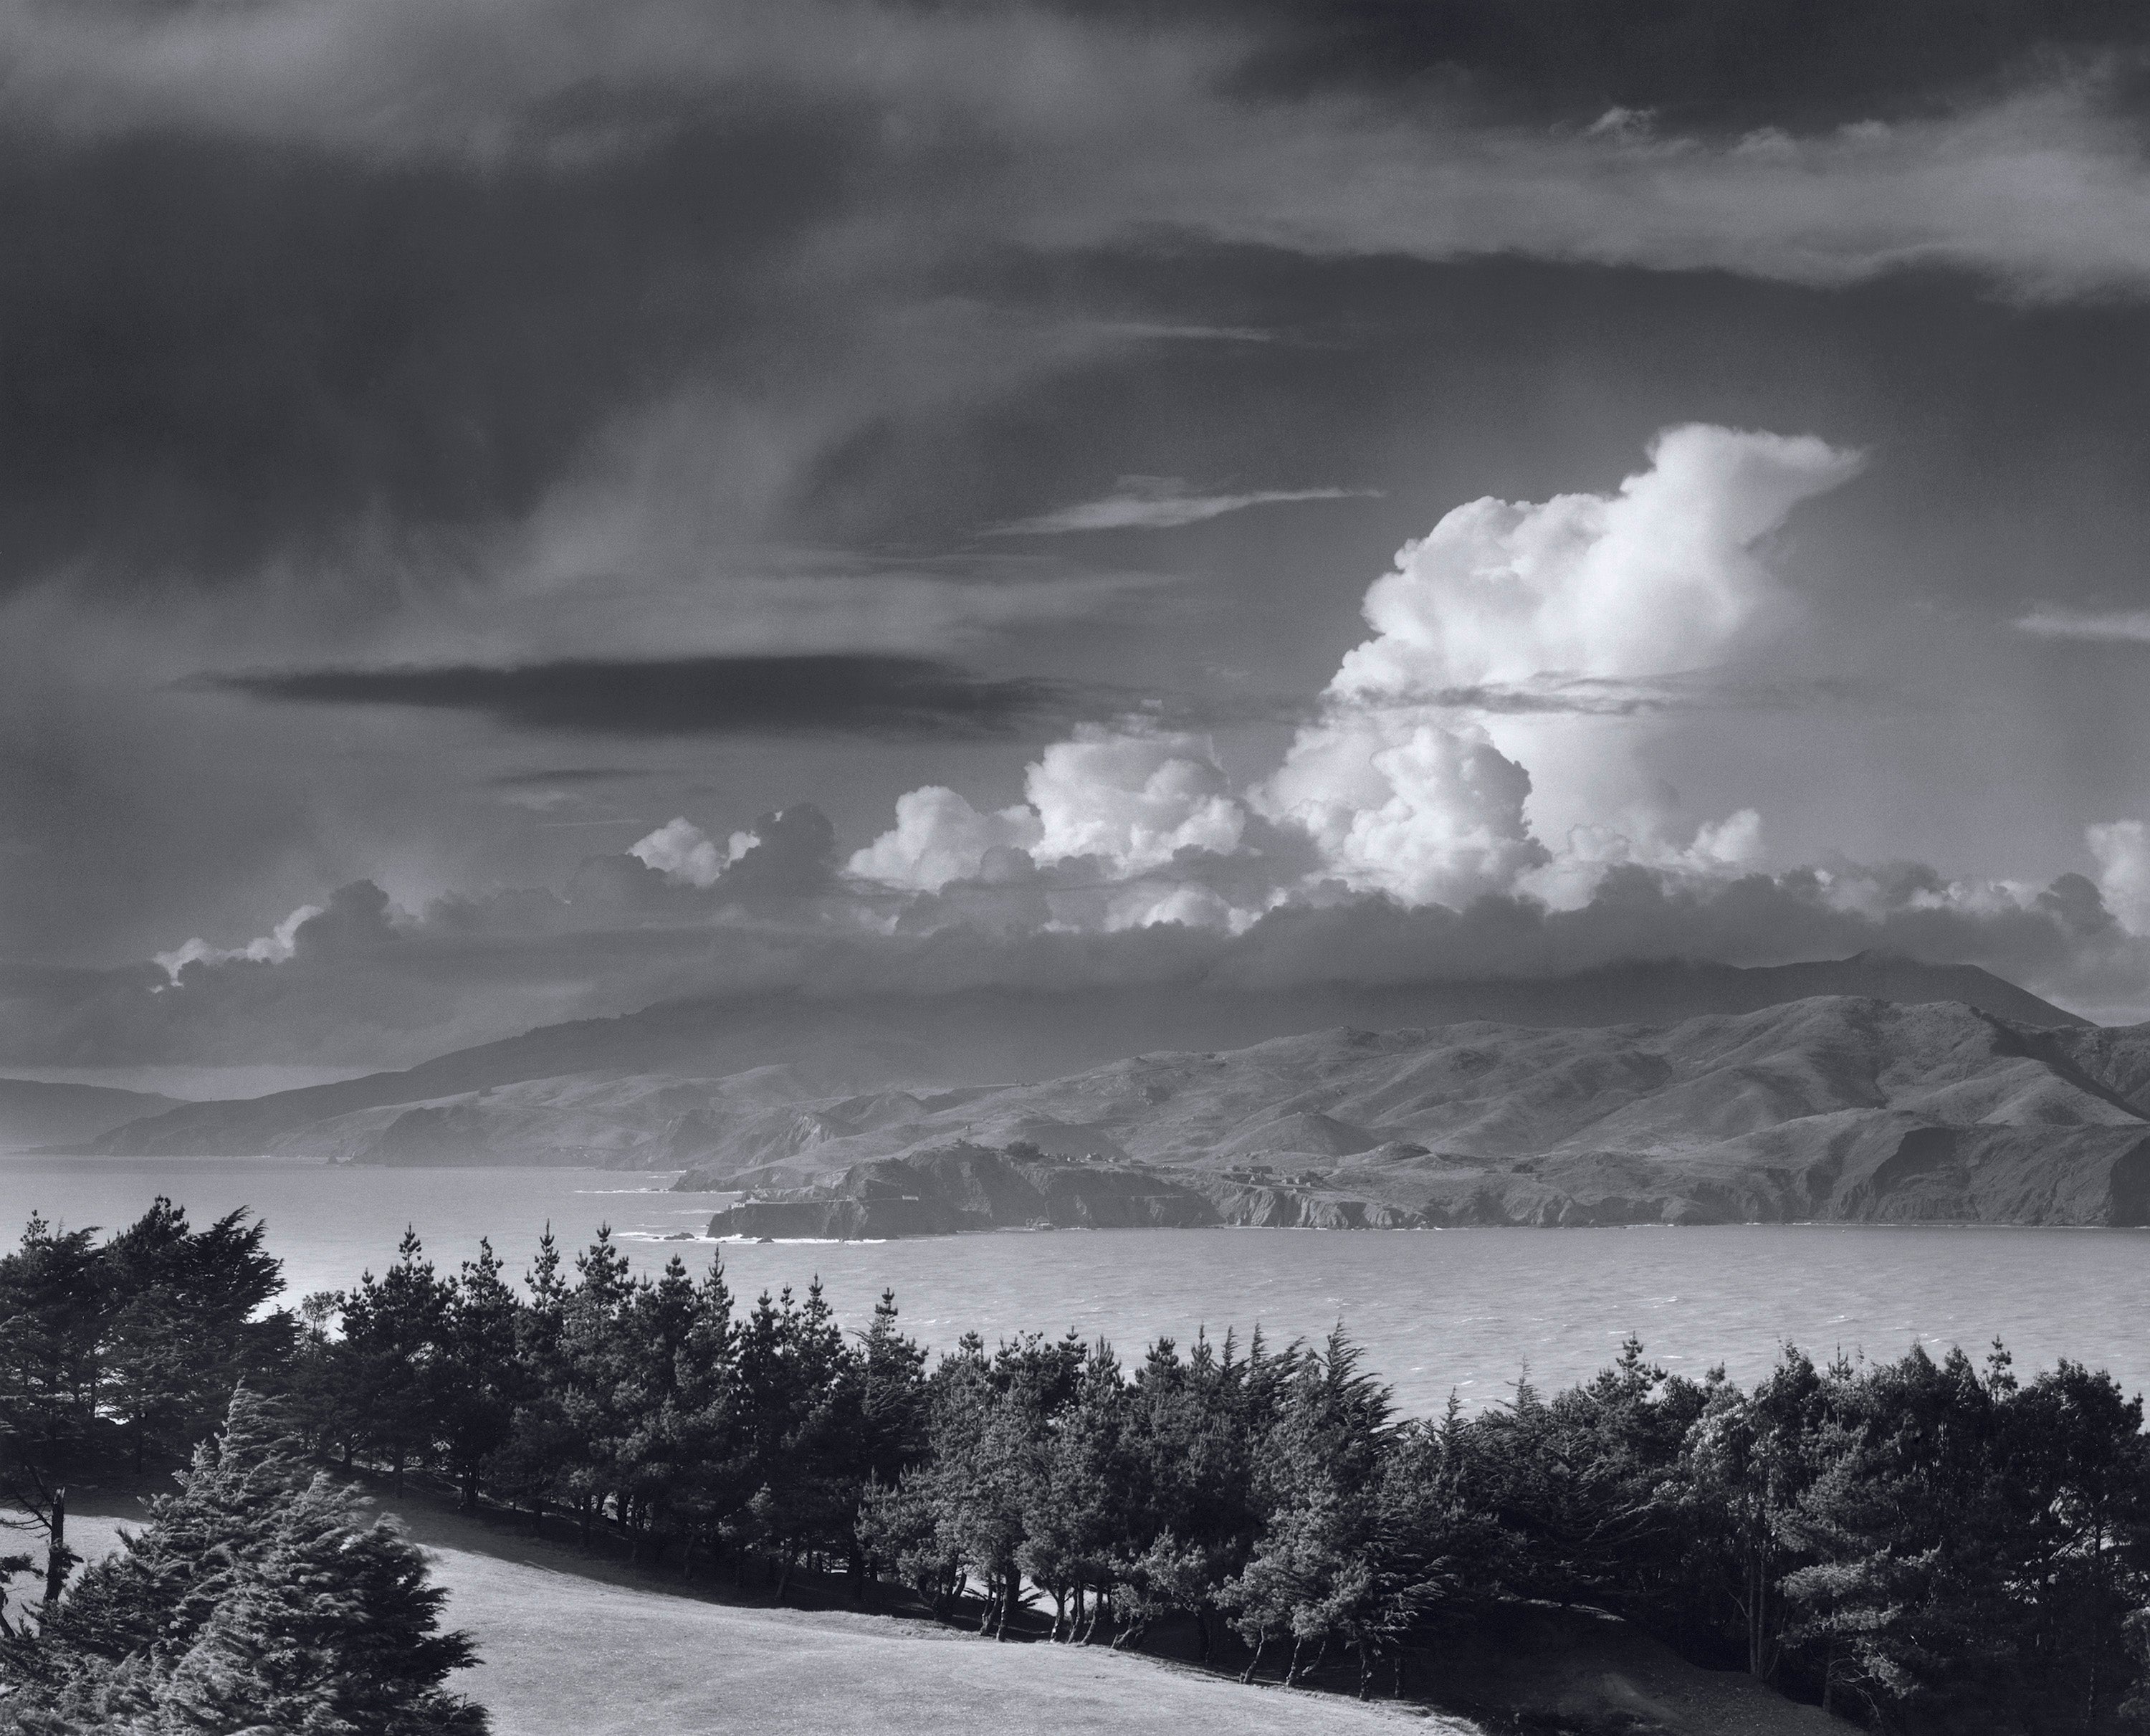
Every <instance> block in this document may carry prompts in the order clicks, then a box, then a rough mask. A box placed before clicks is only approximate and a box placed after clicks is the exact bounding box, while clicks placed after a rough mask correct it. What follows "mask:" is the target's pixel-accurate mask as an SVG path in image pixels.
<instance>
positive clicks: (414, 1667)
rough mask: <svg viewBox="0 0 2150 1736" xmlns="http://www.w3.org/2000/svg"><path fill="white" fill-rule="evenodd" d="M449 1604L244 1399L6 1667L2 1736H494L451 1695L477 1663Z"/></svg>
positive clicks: (274, 1416) (420, 1561)
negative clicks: (295, 1735) (445, 1612)
mask: <svg viewBox="0 0 2150 1736" xmlns="http://www.w3.org/2000/svg"><path fill="white" fill-rule="evenodd" d="M444 1596H445V1594H444V1593H443V1592H441V1591H440V1590H439V1589H438V1588H437V1587H432V1586H430V1585H429V1584H427V1582H426V1565H425V1559H424V1557H423V1556H422V1555H421V1553H420V1552H419V1551H418V1550H417V1549H416V1548H415V1547H413V1546H411V1544H410V1543H409V1542H406V1541H405V1539H404V1538H403V1537H401V1535H400V1534H398V1533H397V1532H396V1531H395V1530H393V1529H392V1528H391V1527H389V1526H388V1525H387V1524H386V1523H385V1522H366V1521H365V1520H364V1519H362V1518H361V1515H360V1514H359V1512H358V1511H357V1509H356V1506H355V1504H354V1501H353V1499H352V1497H351V1495H350V1494H349V1493H348V1492H347V1491H342V1490H340V1489H338V1488H337V1487H336V1486H335V1484H334V1483H333V1482H332V1481H331V1480H330V1479H329V1478H328V1476H326V1474H325V1473H321V1472H318V1471H314V1470H312V1469H311V1468H310V1466H307V1464H306V1463H305V1461H304V1459H303V1458H302V1457H301V1456H300V1452H299V1442H298V1439H297V1436H295V1434H294V1433H293V1432H292V1431H290V1428H289V1426H288V1425H287V1423H286V1422H285V1421H284V1419H283V1418H282V1416H280V1413H279V1411H278V1410H277V1409H276V1407H275V1406H274V1405H270V1404H269V1403H267V1402H265V1400H262V1399H260V1398H259V1397H257V1396H256V1395H254V1394H253V1393H251V1392H249V1391H247V1390H245V1389H243V1388H242V1389H241V1390H240V1391H239V1392H238V1393H237V1394H235V1395H234V1397H233V1399H232V1400H231V1404H230V1410H229V1413H228V1415H227V1417H226V1419H225V1426H224V1428H223V1429H222V1431H220V1433H219V1434H218V1435H217V1436H215V1437H214V1439H213V1440H211V1441H208V1442H205V1443H204V1445H203V1446H201V1447H200V1448H199V1450H198V1451H197V1452H196V1454H195V1456H194V1465H193V1468H192V1469H191V1470H190V1471H188V1472H186V1473H185V1474H184V1476H182V1477H181V1479H180V1486H179V1491H178V1492H177V1493H175V1494H173V1495H169V1496H164V1497H161V1498H160V1499H159V1501H156V1502H154V1503H153V1505H152V1506H151V1510H150V1516H149V1524H148V1525H147V1526H146V1527H144V1530H143V1531H142V1532H140V1533H139V1534H138V1535H134V1536H131V1537H123V1539H122V1544H121V1548H120V1550H119V1552H118V1553H117V1554H116V1555H114V1556H112V1557H109V1558H108V1559H106V1560H105V1561H103V1562H98V1563H96V1564H94V1565H93V1566H92V1567H90V1568H89V1569H88V1571H87V1572H85V1573H84V1574H83V1577H82V1579H81V1581H80V1582H79V1583H78V1585H77V1586H76V1587H75V1588H74V1589H73V1591H72V1592H69V1593H68V1595H67V1597H65V1598H64V1599H63V1600H62V1602H60V1603H59V1604H58V1606H57V1607H56V1608H55V1609H54V1610H53V1612H52V1614H51V1615H50V1617H49V1618H48V1620H47V1621H46V1622H44V1623H43V1627H42V1629H41V1631H40V1632H39V1633H38V1634H37V1635H36V1637H35V1638H34V1639H33V1640H26V1641H22V1642H18V1643H16V1644H15V1645H13V1646H12V1647H10V1648H8V1649H7V1650H6V1651H5V1653H0V1672H4V1674H5V1678H6V1680H7V1683H8V1688H9V1690H10V1691H9V1692H8V1693H7V1694H6V1696H5V1697H4V1698H0V1728H8V1729H13V1730H18V1731H21V1732H23V1733H24V1736H75V1733H87V1732H90V1731H100V1732H112V1733H120V1736H174V1733H179V1732H189V1731H199V1732H204V1733H206V1732H256V1731H258V1732H270V1731H293V1732H306V1731H320V1732H324V1733H326V1732H331V1731H354V1732H355V1731H361V1730H363V1731H369V1732H372V1731H378V1732H381V1733H383V1736H482V1733H483V1732H484V1730H485V1729H486V1728H487V1721H486V1718H485V1714H484V1713H483V1712H482V1710H480V1709H479V1708H477V1707H475V1706H473V1705H472V1704H471V1703H469V1702H467V1700H465V1699H463V1698H461V1697H460V1696H458V1695H457V1694H454V1693H451V1692H449V1691H448V1689H447V1687H446V1685H445V1684H446V1683H447V1678H448V1677H449V1676H450V1675H451V1674H452V1673H453V1672H454V1671H456V1670H457V1669H459V1668H463V1667H464V1666H466V1665H467V1664H469V1663H472V1662H473V1661H474V1658H473V1655H472V1650H471V1647H470V1644H469V1642H468V1640H467V1638H465V1637H464V1636H462V1635H461V1634H457V1633H443V1632H442V1631H441V1628H440V1620H439V1617H440V1610H441V1604H442V1599H443V1597H444Z"/></svg>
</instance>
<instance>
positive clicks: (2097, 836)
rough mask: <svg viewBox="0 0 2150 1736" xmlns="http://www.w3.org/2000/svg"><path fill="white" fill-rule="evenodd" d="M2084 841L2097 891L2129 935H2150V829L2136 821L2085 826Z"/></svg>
mask: <svg viewBox="0 0 2150 1736" xmlns="http://www.w3.org/2000/svg"><path fill="white" fill-rule="evenodd" d="M2084 840H2085V841H2086V842H2087V844H2088V845H2090V853H2091V855H2092V857H2093V858H2094V859H2095V860H2096V861H2097V890H2098V893H2099V896H2101V898H2102V900H2103V901H2104V903H2105V906H2106V907H2107V909H2108V910H2110V911H2112V914H2113V915H2114V916H2116V917H2117V918H2118V919H2119V921H2120V922H2121V924H2122V926H2123V927H2125V928H2126V929H2127V931H2128V932H2129V933H2130V934H2138V935H2139V934H2150V828H2146V827H2145V826H2144V825H2143V824H2142V821H2141V820H2107V821H2105V822H2104V823H2102V825H2093V826H2091V827H2088V828H2087V830H2085V832H2084Z"/></svg>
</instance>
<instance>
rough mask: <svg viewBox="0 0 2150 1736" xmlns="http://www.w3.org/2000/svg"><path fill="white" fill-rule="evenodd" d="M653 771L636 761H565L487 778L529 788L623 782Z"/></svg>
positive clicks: (505, 785)
mask: <svg viewBox="0 0 2150 1736" xmlns="http://www.w3.org/2000/svg"><path fill="white" fill-rule="evenodd" d="M649 775H650V774H649V771H648V770H646V769H643V768H640V767H637V766H632V765H562V766H555V767H552V768H549V769H548V768H543V767H541V768H539V769H538V770H532V771H504V772H502V773H500V774H499V775H497V776H496V777H493V778H492V779H490V780H487V781H489V782H490V783H492V784H493V785H496V786H497V787H498V788H500V789H502V790H527V789H533V788H537V789H542V788H543V787H545V786H546V785H553V784H622V783H625V782H627V781H628V780H630V779H634V778H646V777H648V776H649Z"/></svg>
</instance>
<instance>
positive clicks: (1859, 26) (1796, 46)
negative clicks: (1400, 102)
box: [1068, 0, 2150, 128]
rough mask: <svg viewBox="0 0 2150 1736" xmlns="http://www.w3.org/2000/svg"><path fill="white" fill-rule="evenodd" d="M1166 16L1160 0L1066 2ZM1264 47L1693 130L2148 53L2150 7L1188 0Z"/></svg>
mask: <svg viewBox="0 0 2150 1736" xmlns="http://www.w3.org/2000/svg"><path fill="white" fill-rule="evenodd" d="M1068 6H1069V9H1070V10H1071V11H1073V12H1075V13H1079V14H1086V15H1089V16H1093V17H1109V18H1121V19H1132V18H1135V17H1137V16H1145V15H1146V16H1148V17H1152V18H1154V17H1155V16H1156V14H1157V11H1158V8H1157V7H1156V6H1155V5H1154V4H1152V3H1150V0H1068ZM1176 9H1177V10H1178V11H1180V12H1181V13H1183V14H1184V15H1185V16H1189V17H1194V18H1209V19H1212V20H1215V21H1219V22H1226V21H1229V22H1234V23H1239V24H1240V25H1242V26H1244V25H1245V24H1247V23H1249V22H1250V21H1253V20H1259V21H1260V24H1261V26H1262V28H1263V30H1264V36H1265V38H1266V40H1265V41H1264V45H1263V46H1262V48H1260V49H1259V50H1258V51H1257V53H1255V54H1254V57H1253V58H1252V61H1251V63H1250V65H1249V69H1248V71H1247V73H1246V74H1245V78H1246V82H1247V83H1249V85H1252V86H1254V87H1257V88H1264V89H1269V90H1274V91H1292V90H1306V89H1310V88H1325V87H1327V88H1338V87H1340V88H1393V87H1395V86H1398V85H1409V84H1413V83H1417V84H1423V83H1427V82H1429V81H1445V82H1446V83H1450V84H1451V85H1461V87H1463V88H1466V89H1469V90H1471V91H1474V92H1476V93H1478V94H1479V95H1480V96H1481V98H1483V99H1485V100H1486V101H1487V102H1489V103H1494V102H1497V103H1500V104H1501V105H1502V106H1503V107H1504V108H1507V109H1515V108H1517V107H1520V108H1523V109H1528V110H1531V111H1533V112H1537V113H1539V114H1547V115H1558V114H1563V113H1565V114H1587V115H1592V116H1594V115H1596V114H1598V113H1601V112H1602V111H1603V110H1604V109H1607V107H1611V106H1614V105H1618V106H1620V107H1623V108H1629V109H1653V110H1656V111H1658V113H1659V114H1663V115H1664V116H1666V117H1667V118H1668V119H1677V120H1678V121H1679V122H1680V123H1682V124H1696V125H1702V126H1708V127H1721V128H1743V127H1754V126H1759V125H1764V124H1774V125H1778V126H1789V125H1798V124H1814V125H1820V124H1835V123H1839V122H1843V121H1850V120H1859V119H1867V118H1869V117H1874V116H1877V115H1878V116H1880V117H1883V118H1887V117H1889V116H1890V115H1893V114H1904V113H1906V112H1912V111H1915V110H1916V109H1919V108H1920V107H1923V106H1925V105H1927V104H1930V103H1931V102H1932V101H1933V100H1934V99H1935V98H1936V97H1938V96H1942V95H1955V94H1958V93H1961V92H1963V91H1964V90H1966V88H1977V87H1980V86H1987V85H1991V84H1992V83H1996V81H1999V80H2001V79H2005V78H2008V77H2011V76H2012V75H2020V74H2021V73H2023V72H2024V71H2025V70H2026V67H2029V66H2031V65H2033V64H2035V63H2036V62H2037V61H2038V60H2039V59H2041V58H2045V57H2050V56H2051V55H2052V54H2053V53H2056V52H2074V53H2104V52H2111V51H2115V50H2122V51H2124V50H2140V49H2142V48H2143V47H2145V46H2146V44H2150V14H2146V13H2145V12H2144V11H2143V9H2142V8H2140V7H2137V6H2131V5H2127V4H2117V3H2114V0H1745V3H1743V4H1739V5H1725V4H1724V3H1722V0H1441V3H1424V0H1416V3H1415V0H1251V3H1250V0H1180V5H1179V7H1178V8H1176Z"/></svg>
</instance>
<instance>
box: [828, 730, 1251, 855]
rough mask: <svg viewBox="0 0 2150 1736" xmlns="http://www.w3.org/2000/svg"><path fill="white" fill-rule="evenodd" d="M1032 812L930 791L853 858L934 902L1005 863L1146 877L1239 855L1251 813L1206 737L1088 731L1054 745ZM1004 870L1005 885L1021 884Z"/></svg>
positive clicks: (1031, 779) (1027, 789)
mask: <svg viewBox="0 0 2150 1736" xmlns="http://www.w3.org/2000/svg"><path fill="white" fill-rule="evenodd" d="M1023 794H1024V795H1025V797H1026V800H1025V801H1023V802H1022V803H1021V804H1019V805H1017V806H1015V807H1012V808H1004V809H1002V810H1000V812H998V813H997V814H982V813H980V812H979V811H978V810H977V809H976V808H974V807H972V805H971V804H970V803H969V802H968V801H967V800H965V799H964V798H963V797H962V796H961V795H958V794H956V792H955V791H954V790H947V789H944V788H941V787H940V786H938V785H930V786H928V787H926V788H925V789H921V790H912V791H911V792H910V793H909V794H908V795H903V796H901V797H899V798H898V799H897V801H896V825H895V826H894V828H893V829H891V830H889V831H886V832H884V833H882V834H881V836H880V837H878V838H876V840H874V841H873V842H872V843H871V844H870V845H867V846H866V848H865V849H864V850H860V851H858V852H857V853H856V854H855V855H853V856H852V857H851V859H850V864H849V867H850V872H851V873H853V874H855V875H857V876H861V878H864V879H867V880H873V881H880V882H881V883H882V884H884V885H887V886H903V887H908V888H911V889H914V890H916V891H937V890H939V889H940V888H941V887H942V886H947V885H949V884H950V883H951V882H952V881H959V880H975V879H979V878H981V877H986V876H987V870H988V868H989V866H992V865H993V859H994V857H995V856H996V854H997V853H1000V854H1003V855H1004V854H1006V853H1011V852H1015V851H1021V852H1023V853H1024V854H1025V855H1027V857H1028V858H1029V859H1030V860H1032V861H1036V862H1061V861H1066V860H1070V859H1072V858H1078V857H1080V858H1086V859H1093V860H1095V861H1096V862H1097V863H1098V865H1099V867H1100V869H1101V870H1102V871H1104V872H1105V873H1108V874H1109V875H1112V876H1116V877H1120V876H1128V875H1139V874H1141V873H1143V872H1144V871H1148V870H1149V869H1153V868H1157V867H1159V866H1161V865H1163V864H1164V863H1166V862H1168V861H1170V860H1172V859H1173V857H1174V856H1175V855H1178V854H1179V852H1181V851H1182V850H1196V851H1207V852H1211V853H1214V854H1218V855H1224V854H1229V852H1231V851H1233V850H1237V849H1238V848H1239V840H1240V836H1241V835H1242V834H1243V833H1244V830H1246V825H1247V814H1246V810H1245V809H1244V807H1242V806H1241V805H1240V804H1239V801H1238V800H1237V799H1236V798H1235V797H1234V795H1233V794H1232V791H1231V784H1230V780H1229V779H1228V778H1227V777H1226V775H1225V774H1224V768H1223V767H1221V766H1220V765H1218V764H1217V761H1216V758H1215V755H1214V751H1213V750H1212V749H1211V748H1210V746H1209V744H1208V743H1207V742H1206V741H1205V740H1204V739H1202V738H1201V737H1199V736H1196V735H1191V734H1183V733H1175V732H1173V731H1168V730H1149V729H1134V728H1108V727H1106V726H1104V725H1103V724H1083V725H1080V726H1078V728H1077V729H1076V731H1075V734H1074V736H1073V739H1071V740H1067V741H1058V742H1054V743H1053V744H1052V745H1050V746H1049V747H1047V749H1045V750H1044V751H1043V752H1042V754H1039V756H1038V757H1037V760H1034V761H1033V762H1032V764H1031V766H1030V768H1029V770H1028V771H1027V773H1026V775H1025V776H1024V780H1023ZM1017 872H1018V871H1017V870H1016V869H1015V868H1014V866H1013V865H1012V864H1010V863H1007V862H1002V864H1000V865H999V875H998V877H1000V878H1002V879H1007V878H1011V877H1014V876H1015V875H1016V874H1017Z"/></svg>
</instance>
